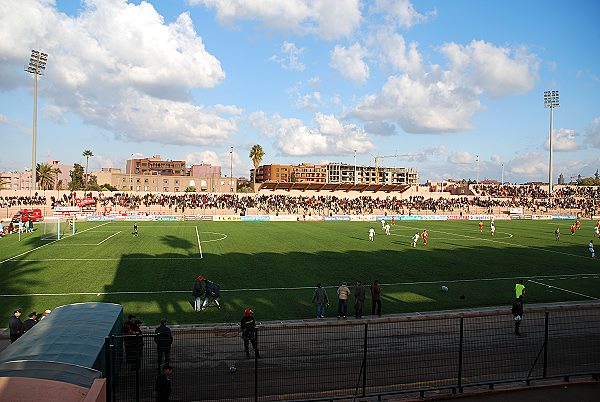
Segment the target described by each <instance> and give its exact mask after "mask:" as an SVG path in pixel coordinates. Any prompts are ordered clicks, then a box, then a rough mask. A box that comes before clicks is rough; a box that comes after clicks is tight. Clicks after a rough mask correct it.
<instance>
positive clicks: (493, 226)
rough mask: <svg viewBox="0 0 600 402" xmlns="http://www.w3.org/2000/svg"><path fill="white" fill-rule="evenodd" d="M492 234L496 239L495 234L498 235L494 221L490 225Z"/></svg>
mask: <svg viewBox="0 0 600 402" xmlns="http://www.w3.org/2000/svg"><path fill="white" fill-rule="evenodd" d="M490 232H491V233H492V237H494V233H496V225H494V221H492V223H491V224H490Z"/></svg>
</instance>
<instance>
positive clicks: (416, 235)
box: [412, 232, 419, 247]
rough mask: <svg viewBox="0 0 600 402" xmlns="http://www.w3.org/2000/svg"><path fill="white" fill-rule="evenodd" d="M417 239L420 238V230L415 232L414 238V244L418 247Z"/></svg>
mask: <svg viewBox="0 0 600 402" xmlns="http://www.w3.org/2000/svg"><path fill="white" fill-rule="evenodd" d="M417 240H419V232H417V233H415V235H414V236H413V238H412V246H413V247H417Z"/></svg>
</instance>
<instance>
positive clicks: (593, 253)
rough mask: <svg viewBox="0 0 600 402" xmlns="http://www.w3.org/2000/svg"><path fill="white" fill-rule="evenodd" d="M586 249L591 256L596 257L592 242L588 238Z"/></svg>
mask: <svg viewBox="0 0 600 402" xmlns="http://www.w3.org/2000/svg"><path fill="white" fill-rule="evenodd" d="M588 250H589V251H590V254H591V255H592V258H596V252H595V251H594V243H593V242H592V241H591V240H590V244H588Z"/></svg>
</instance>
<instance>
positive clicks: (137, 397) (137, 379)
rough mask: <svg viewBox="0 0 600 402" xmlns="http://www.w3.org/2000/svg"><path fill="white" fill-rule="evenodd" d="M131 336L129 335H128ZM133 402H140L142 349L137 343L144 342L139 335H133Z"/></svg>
mask: <svg viewBox="0 0 600 402" xmlns="http://www.w3.org/2000/svg"><path fill="white" fill-rule="evenodd" d="M130 336H131V335H130ZM134 336H135V346H134V348H135V349H134V350H135V359H136V360H135V362H134V365H135V402H140V366H141V364H142V349H141V348H140V344H139V342H140V341H142V342H144V339H143V338H141V335H140V334H139V333H136V334H135V335H134Z"/></svg>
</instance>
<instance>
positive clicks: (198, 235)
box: [195, 226, 204, 258]
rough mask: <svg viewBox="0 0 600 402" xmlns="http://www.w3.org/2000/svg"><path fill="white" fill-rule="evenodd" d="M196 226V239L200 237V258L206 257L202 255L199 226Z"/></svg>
mask: <svg viewBox="0 0 600 402" xmlns="http://www.w3.org/2000/svg"><path fill="white" fill-rule="evenodd" d="M195 228H196V239H198V249H199V250H200V258H204V257H203V256H202V245H201V244H200V233H199V232H198V226H195Z"/></svg>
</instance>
